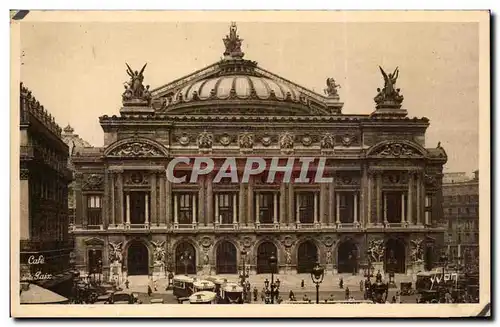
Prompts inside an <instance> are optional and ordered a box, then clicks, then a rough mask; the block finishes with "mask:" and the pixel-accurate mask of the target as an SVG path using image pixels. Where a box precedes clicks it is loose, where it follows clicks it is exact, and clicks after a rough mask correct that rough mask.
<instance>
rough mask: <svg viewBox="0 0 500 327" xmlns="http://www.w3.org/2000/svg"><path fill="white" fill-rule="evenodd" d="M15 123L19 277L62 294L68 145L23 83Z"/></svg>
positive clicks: (66, 266) (67, 241)
mask: <svg viewBox="0 0 500 327" xmlns="http://www.w3.org/2000/svg"><path fill="white" fill-rule="evenodd" d="M19 127H20V176H19V177H20V206H21V207H20V217H19V222H20V239H21V242H20V266H21V281H23V282H24V281H26V282H31V283H37V284H39V285H41V286H44V287H46V288H50V289H52V290H54V291H56V292H58V293H61V294H64V295H67V294H65V291H69V290H71V283H72V281H71V278H72V275H71V274H70V268H71V266H70V252H71V250H72V249H73V242H72V240H71V238H70V235H69V233H68V223H69V220H68V183H70V182H71V171H70V170H69V169H68V167H67V162H68V146H67V145H66V144H65V143H64V142H63V140H62V137H61V128H60V127H59V126H58V125H57V124H56V122H55V120H54V118H53V117H52V116H51V115H50V114H49V113H48V111H47V110H46V109H45V108H44V107H43V105H41V104H40V103H39V102H38V101H37V100H36V98H35V97H34V96H33V95H32V93H31V91H30V90H28V89H27V88H26V87H24V86H23V85H22V84H21V87H20V125H19ZM68 281H69V285H70V286H69V287H68V286H67V282H68Z"/></svg>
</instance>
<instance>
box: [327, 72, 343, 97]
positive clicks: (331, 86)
mask: <svg viewBox="0 0 500 327" xmlns="http://www.w3.org/2000/svg"><path fill="white" fill-rule="evenodd" d="M338 88H340V85H339V84H337V83H336V82H335V79H334V78H331V77H330V78H328V79H327V80H326V89H325V90H324V92H325V94H326V95H327V96H328V97H329V98H335V97H338V96H339V93H338V91H337V89H338Z"/></svg>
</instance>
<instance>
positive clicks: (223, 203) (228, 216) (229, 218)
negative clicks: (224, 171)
mask: <svg viewBox="0 0 500 327" xmlns="http://www.w3.org/2000/svg"><path fill="white" fill-rule="evenodd" d="M216 196H217V201H218V207H219V210H218V211H219V213H218V215H219V217H218V219H217V220H218V222H219V223H220V224H232V223H233V212H234V211H233V208H234V206H235V205H236V203H233V194H232V193H218V194H217V195H216Z"/></svg>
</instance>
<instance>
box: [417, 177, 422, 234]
mask: <svg viewBox="0 0 500 327" xmlns="http://www.w3.org/2000/svg"><path fill="white" fill-rule="evenodd" d="M421 176H422V175H421V173H418V174H417V225H420V222H421V219H422V218H421V216H422V207H423V201H422V177H421Z"/></svg>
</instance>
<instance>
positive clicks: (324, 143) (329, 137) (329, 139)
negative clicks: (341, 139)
mask: <svg viewBox="0 0 500 327" xmlns="http://www.w3.org/2000/svg"><path fill="white" fill-rule="evenodd" d="M334 146H335V137H334V136H333V134H331V133H325V134H324V135H323V138H322V139H321V148H322V149H328V150H333V148H334Z"/></svg>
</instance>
